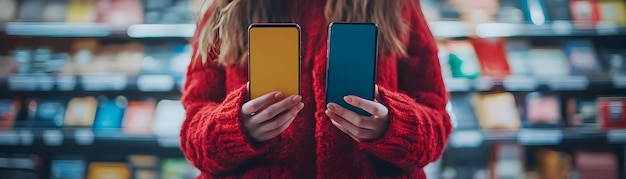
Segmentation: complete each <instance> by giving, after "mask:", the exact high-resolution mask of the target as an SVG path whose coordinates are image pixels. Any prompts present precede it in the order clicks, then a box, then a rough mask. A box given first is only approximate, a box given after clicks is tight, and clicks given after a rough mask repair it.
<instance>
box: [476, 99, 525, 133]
mask: <svg viewBox="0 0 626 179" xmlns="http://www.w3.org/2000/svg"><path fill="white" fill-rule="evenodd" d="M474 106H475V108H476V113H477V115H478V119H479V121H480V126H481V127H482V128H483V129H485V130H491V129H494V130H517V129H519V128H520V118H519V114H518V112H517V108H516V105H515V98H514V97H513V95H512V94H511V93H508V92H503V93H492V94H477V95H476V96H475V98H474Z"/></svg>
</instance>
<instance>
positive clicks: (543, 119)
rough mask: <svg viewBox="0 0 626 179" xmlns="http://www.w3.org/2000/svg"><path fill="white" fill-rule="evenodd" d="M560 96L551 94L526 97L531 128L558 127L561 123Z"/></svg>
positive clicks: (530, 94)
mask: <svg viewBox="0 0 626 179" xmlns="http://www.w3.org/2000/svg"><path fill="white" fill-rule="evenodd" d="M559 100H560V99H559V96H558V95H556V94H554V93H549V92H532V93H529V94H528V95H526V119H527V120H528V121H527V124H528V126H531V127H541V126H546V127H556V126H557V125H558V124H560V122H561V104H560V101H559Z"/></svg>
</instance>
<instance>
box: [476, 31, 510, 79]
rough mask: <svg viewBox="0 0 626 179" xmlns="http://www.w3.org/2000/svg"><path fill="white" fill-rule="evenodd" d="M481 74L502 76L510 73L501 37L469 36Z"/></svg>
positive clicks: (503, 41)
mask: <svg viewBox="0 0 626 179" xmlns="http://www.w3.org/2000/svg"><path fill="white" fill-rule="evenodd" d="M470 43H472V46H474V50H475V51H476V56H478V61H480V67H481V71H482V74H483V75H485V76H491V77H497V78H502V77H505V76H508V75H510V74H511V69H510V67H509V62H508V61H507V56H506V50H505V40H504V39H503V38H471V39H470Z"/></svg>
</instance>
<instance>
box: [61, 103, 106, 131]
mask: <svg viewBox="0 0 626 179" xmlns="http://www.w3.org/2000/svg"><path fill="white" fill-rule="evenodd" d="M96 110H98V100H96V98H94V97H91V96H89V97H84V98H72V99H71V100H70V102H69V103H68V104H67V115H66V116H65V126H68V127H92V126H93V122H94V119H95V117H96Z"/></svg>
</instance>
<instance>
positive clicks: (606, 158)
mask: <svg viewBox="0 0 626 179" xmlns="http://www.w3.org/2000/svg"><path fill="white" fill-rule="evenodd" d="M574 160H575V161H574V162H575V168H576V171H577V172H578V178H607V179H609V178H610V179H617V178H619V177H618V176H619V169H618V162H617V157H616V156H615V154H614V153H613V152H612V151H610V150H589V151H587V150H575V151H574Z"/></svg>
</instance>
